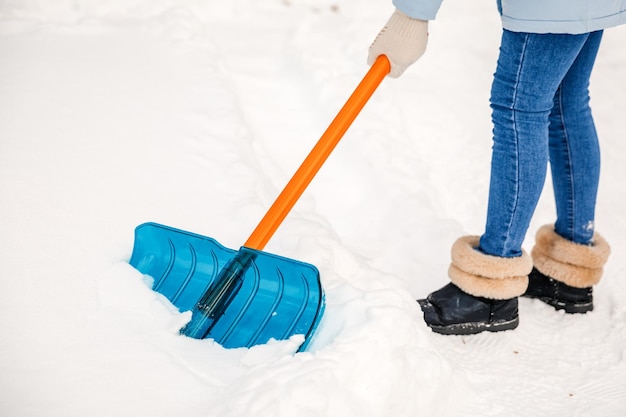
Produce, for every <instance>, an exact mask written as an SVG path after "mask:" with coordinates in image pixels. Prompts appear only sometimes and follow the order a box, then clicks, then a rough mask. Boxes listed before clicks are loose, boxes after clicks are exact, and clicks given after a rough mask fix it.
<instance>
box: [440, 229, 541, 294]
mask: <svg viewBox="0 0 626 417" xmlns="http://www.w3.org/2000/svg"><path fill="white" fill-rule="evenodd" d="M479 239H480V237H479V236H463V237H461V238H459V239H458V240H457V241H456V242H455V243H454V244H453V245H452V263H451V264H450V268H449V269H448V276H449V277H450V280H451V281H452V282H453V283H454V284H455V285H456V286H458V287H459V288H460V289H461V290H463V291H465V292H466V293H468V294H471V295H473V296H475V297H485V298H490V299H494V300H506V299H510V298H514V297H518V296H520V295H522V294H524V292H525V291H526V287H528V274H529V273H530V271H531V270H532V268H533V262H532V258H531V257H530V256H529V255H528V253H526V252H525V251H523V252H522V256H520V257H517V258H502V257H499V256H492V255H487V254H484V253H482V252H480V251H478V250H477V249H476V248H478V245H479Z"/></svg>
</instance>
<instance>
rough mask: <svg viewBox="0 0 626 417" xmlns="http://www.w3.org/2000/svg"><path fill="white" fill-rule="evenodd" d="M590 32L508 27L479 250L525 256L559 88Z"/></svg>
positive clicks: (494, 95)
mask: <svg viewBox="0 0 626 417" xmlns="http://www.w3.org/2000/svg"><path fill="white" fill-rule="evenodd" d="M587 38H588V34H583V35H566V34H530V33H514V32H509V31H505V32H504V35H503V38H502V46H501V51H500V57H499V59H498V66H497V70H496V73H495V75H494V81H493V86H492V90H491V108H492V120H493V126H494V129H493V152H492V159H491V179H490V189H489V204H488V209H487V222H486V227H485V232H484V234H483V235H482V236H481V239H480V250H481V251H483V252H484V253H486V254H489V255H493V256H500V257H505V258H509V257H517V256H521V255H522V243H523V241H524V238H525V236H526V232H527V230H528V226H529V224H530V220H531V218H532V215H533V213H534V211H535V208H536V205H537V202H538V200H539V197H540V195H541V191H542V189H543V185H544V182H545V178H546V172H547V166H548V158H549V148H548V138H549V135H548V132H549V125H550V113H551V111H552V108H553V105H554V97H555V93H556V92H557V90H558V89H559V86H560V85H561V83H562V81H563V79H564V78H565V76H566V74H567V73H568V71H569V69H570V67H571V66H572V65H573V64H574V63H575V62H576V59H577V57H578V55H579V54H580V53H581V51H582V50H583V47H584V46H585V44H586V41H587Z"/></svg>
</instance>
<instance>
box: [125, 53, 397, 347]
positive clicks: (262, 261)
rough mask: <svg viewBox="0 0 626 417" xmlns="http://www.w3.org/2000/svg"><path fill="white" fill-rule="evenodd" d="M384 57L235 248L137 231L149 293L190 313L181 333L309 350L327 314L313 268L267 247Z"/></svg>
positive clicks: (383, 67)
mask: <svg viewBox="0 0 626 417" xmlns="http://www.w3.org/2000/svg"><path fill="white" fill-rule="evenodd" d="M389 69H390V64H389V61H388V60H387V58H386V57H385V56H380V57H378V59H377V60H376V62H375V63H374V65H372V67H371V68H370V70H369V71H368V72H367V74H366V75H365V77H364V78H363V80H362V81H361V82H360V84H359V85H358V87H357V88H356V90H355V91H354V92H353V93H352V95H351V96H350V98H349V99H348V101H347V102H346V104H345V105H344V106H343V108H342V109H341V110H340V112H339V113H338V114H337V116H336V117H335V119H334V120H333V121H332V123H331V124H330V126H329V127H328V129H327V130H326V132H325V133H324V134H323V135H322V137H321V138H320V139H319V141H318V142H317V144H316V145H315V147H314V148H313V150H311V152H310V153H309V155H308V156H307V157H306V159H305V160H304V162H303V163H302V165H301V166H300V167H299V168H298V170H297V171H296V173H295V174H294V176H293V177H292V178H291V180H290V181H289V183H288V184H287V185H286V187H285V188H284V190H283V191H282V192H281V194H280V195H279V196H278V198H277V199H276V201H275V202H274V204H273V205H272V207H271V208H270V209H269V211H268V212H267V213H266V215H265V216H264V217H263V219H262V220H261V222H260V223H259V225H258V226H257V227H256V229H255V230H254V232H253V233H252V234H251V235H250V237H249V238H248V240H247V241H246V242H245V243H244V245H243V246H242V247H241V248H240V249H239V250H238V251H237V250H233V249H228V248H225V247H223V246H222V245H220V244H219V243H218V242H217V241H215V240H214V239H212V238H210V237H206V236H201V235H197V234H194V233H190V232H186V231H183V230H178V229H174V228H171V227H168V226H164V225H160V224H156V223H144V224H142V225H139V226H138V227H137V228H136V229H135V241H134V247H133V253H132V256H131V259H130V264H131V265H132V266H133V267H135V268H136V269H137V270H139V271H140V272H142V273H143V274H146V275H149V276H150V277H152V279H153V280H154V281H153V284H152V289H153V290H154V291H157V292H159V293H161V294H163V295H164V296H165V297H166V298H167V299H168V300H169V301H170V302H171V303H172V304H174V306H176V308H178V309H179V310H180V311H188V310H191V311H192V317H191V320H190V321H189V323H187V325H186V326H185V327H184V328H183V329H181V333H182V334H184V335H186V336H190V337H193V338H196V339H204V338H211V339H213V340H215V341H216V342H217V343H219V344H221V345H222V346H224V347H226V348H236V347H250V346H253V345H257V344H263V343H267V342H268V341H269V340H270V339H276V340H284V339H288V338H290V337H291V336H293V335H296V334H301V335H304V342H303V343H302V345H301V346H300V348H299V350H300V351H302V350H305V349H306V347H307V345H308V343H309V342H310V340H311V336H312V335H313V333H314V331H315V329H316V327H317V326H318V324H319V322H320V320H321V318H322V315H323V312H324V291H323V289H322V286H321V283H320V278H319V272H318V270H317V268H315V267H314V266H313V265H310V264H307V263H304V262H299V261H296V260H293V259H289V258H284V257H280V256H277V255H273V254H270V253H267V252H263V248H264V247H265V245H266V244H267V242H268V241H269V239H270V238H271V237H272V235H273V234H274V232H275V231H276V229H277V228H278V226H279V225H280V224H281V223H282V221H283V220H284V219H285V217H286V216H287V214H288V213H289V211H290V210H291V208H292V207H293V206H294V204H295V203H296V201H297V200H298V198H299V197H300V196H301V195H302V193H303V192H304V190H305V189H306V187H307V186H308V184H309V183H310V182H311V180H312V179H313V177H314V176H315V174H316V173H317V172H318V171H319V169H320V168H321V166H322V165H323V163H324V162H325V161H326V159H327V158H328V156H329V155H330V153H331V152H332V150H333V149H334V148H335V146H336V145H337V143H339V140H340V139H341V137H342V136H343V134H344V133H345V132H346V130H347V129H348V128H349V127H350V125H351V124H352V122H353V121H354V119H355V118H356V116H357V115H358V114H359V112H360V111H361V109H362V108H363V106H364V105H365V103H366V102H367V101H368V100H369V98H370V97H371V95H372V94H373V93H374V91H375V90H376V88H377V87H378V86H379V85H380V83H381V81H382V80H383V79H384V78H385V76H386V75H387V74H388V73H389Z"/></svg>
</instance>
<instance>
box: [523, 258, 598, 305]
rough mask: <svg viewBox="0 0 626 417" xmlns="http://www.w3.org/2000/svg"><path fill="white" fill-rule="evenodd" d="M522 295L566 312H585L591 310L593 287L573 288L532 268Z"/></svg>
mask: <svg viewBox="0 0 626 417" xmlns="http://www.w3.org/2000/svg"><path fill="white" fill-rule="evenodd" d="M524 297H529V298H536V299H538V300H541V301H543V302H544V303H546V304H549V305H551V306H552V307H554V308H555V309H557V310H564V311H565V312H566V313H570V314H573V313H586V312H588V311H591V310H593V288H592V287H585V288H575V287H570V286H569V285H567V284H564V283H562V282H559V281H557V280H555V279H552V278H550V277H549V276H547V275H544V274H542V273H541V272H539V271H538V270H537V269H536V268H533V270H532V272H531V273H530V275H528V289H527V290H526V292H525V293H524Z"/></svg>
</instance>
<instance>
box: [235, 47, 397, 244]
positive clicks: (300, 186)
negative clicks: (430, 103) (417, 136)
mask: <svg viewBox="0 0 626 417" xmlns="http://www.w3.org/2000/svg"><path fill="white" fill-rule="evenodd" d="M390 69H391V66H390V64H389V60H388V59H387V57H386V56H384V55H381V56H379V57H378V58H377V59H376V61H375V62H374V64H373V65H372V66H371V68H370V69H369V71H368V72H367V74H366V75H365V77H364V78H363V80H362V81H361V82H360V83H359V85H358V86H357V88H356V89H355V90H354V92H353V93H352V95H351V96H350V98H349V99H348V101H347V102H346V104H344V106H343V107H342V108H341V110H340V111H339V113H338V114H337V116H336V117H335V119H334V120H333V121H332V123H331V124H330V126H328V129H326V132H324V134H323V135H322V137H321V138H320V139H319V141H318V142H317V144H316V145H315V146H314V147H313V149H312V150H311V152H310V153H309V155H308V156H307V157H306V159H305V160H304V162H302V165H300V168H298V170H297V171H296V173H295V174H294V176H293V177H292V178H291V180H290V181H289V183H287V185H286V186H285V188H284V189H283V191H282V192H281V193H280V195H279V196H278V198H277V199H276V201H275V202H274V204H273V205H272V207H270V209H269V211H268V212H267V213H266V214H265V216H264V217H263V219H262V220H261V222H260V223H259V225H258V226H257V227H256V229H254V232H252V234H251V235H250V237H249V238H248V240H247V241H246V243H245V244H244V246H245V247H247V248H250V249H256V250H263V248H264V247H265V245H266V244H267V242H268V241H269V240H270V238H271V237H272V235H273V234H274V232H275V231H276V229H278V226H280V224H281V223H282V222H283V220H284V219H285V217H286V216H287V214H288V213H289V211H290V210H291V208H292V207H293V206H294V205H295V204H296V202H297V201H298V199H299V198H300V196H301V195H302V193H303V192H304V190H305V189H306V187H307V186H308V185H309V183H310V182H311V180H313V177H315V174H317V172H318V171H319V169H320V168H321V167H322V165H323V164H324V162H325V161H326V159H327V158H328V156H329V155H330V153H331V152H332V151H333V149H334V148H335V146H336V145H337V143H339V140H340V139H341V137H342V136H343V135H344V133H345V132H346V131H347V130H348V128H349V127H350V125H351V124H352V122H353V121H354V119H355V118H356V117H357V115H358V114H359V112H360V111H361V109H362V108H363V106H365V103H367V101H368V100H369V98H370V97H371V96H372V94H373V93H374V91H375V90H376V88H377V87H378V86H379V85H380V83H381V82H382V80H383V79H384V78H385V76H386V75H387V74H388V73H389V71H390Z"/></svg>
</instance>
